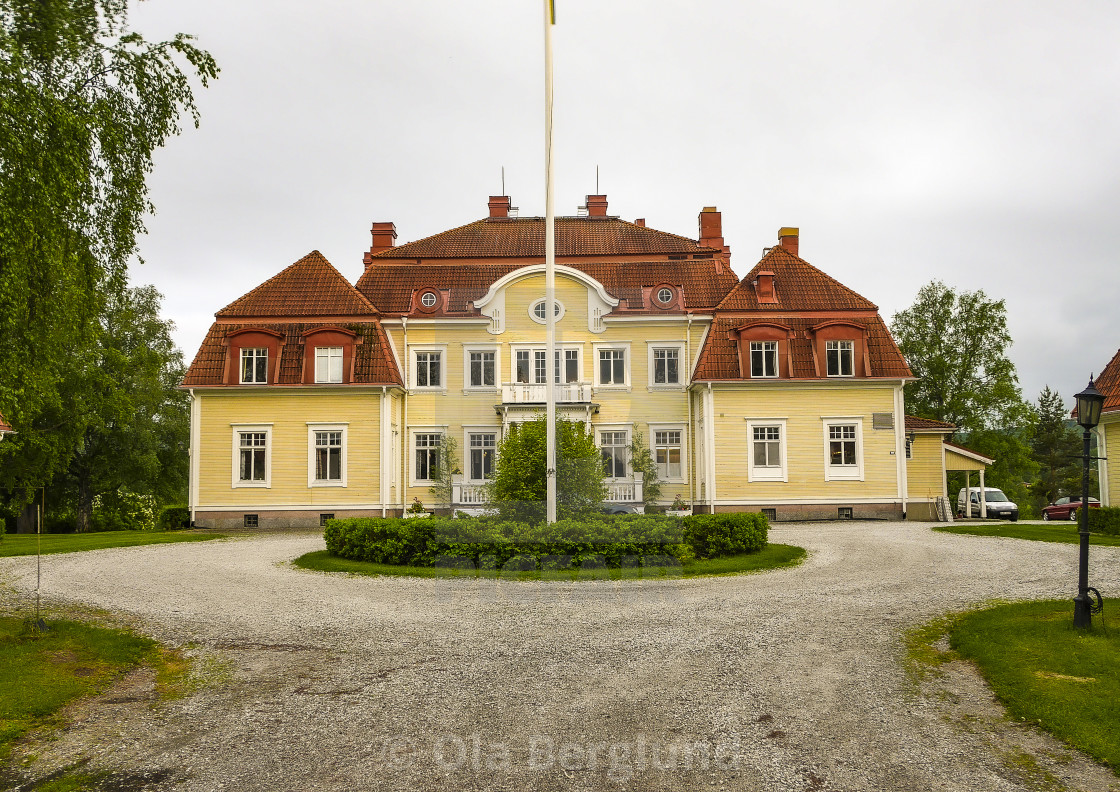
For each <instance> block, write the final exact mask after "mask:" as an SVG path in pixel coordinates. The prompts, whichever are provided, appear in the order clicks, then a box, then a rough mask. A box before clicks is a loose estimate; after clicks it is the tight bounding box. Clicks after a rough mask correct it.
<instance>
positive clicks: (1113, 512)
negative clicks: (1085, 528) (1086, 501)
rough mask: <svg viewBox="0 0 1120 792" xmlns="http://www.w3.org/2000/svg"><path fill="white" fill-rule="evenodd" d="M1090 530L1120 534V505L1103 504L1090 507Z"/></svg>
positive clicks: (1109, 534) (1110, 534)
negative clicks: (1095, 507)
mask: <svg viewBox="0 0 1120 792" xmlns="http://www.w3.org/2000/svg"><path fill="white" fill-rule="evenodd" d="M1089 532H1090V533H1099V534H1107V535H1108V536H1120V507H1117V506H1102V507H1100V508H1099V509H1089Z"/></svg>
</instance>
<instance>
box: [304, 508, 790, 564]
mask: <svg viewBox="0 0 1120 792" xmlns="http://www.w3.org/2000/svg"><path fill="white" fill-rule="evenodd" d="M682 522H683V526H684V527H683V531H682ZM767 529H768V523H767V521H766V518H765V517H763V516H762V515H761V514H715V515H708V514H705V515H698V516H696V517H686V518H685V519H684V520H683V521H681V520H677V519H676V518H673V517H667V516H664V515H654V514H618V515H604V514H599V515H593V516H589V517H586V518H584V519H578V520H577V519H574V518H566V519H562V520H557V521H556V522H555V523H552V524H551V525H548V524H546V523H544V522H540V523H536V524H531V523H527V522H521V521H516V520H507V519H503V518H501V517H498V516H494V517H477V518H469V517H468V518H462V517H459V518H454V517H434V518H432V519H428V520H411V519H404V518H389V519H380V518H374V517H361V518H351V519H345V520H329V521H328V522H327V526H326V530H325V531H324V533H323V537H324V539H325V540H326V544H327V550H329V551H330V552H331V553H332V554H333V555H336V556H341V557H342V558H349V559H352V560H356V561H371V562H374V563H379V564H398V565H411V566H446V567H463V568H481V569H498V568H500V569H533V568H535V569H546V570H547V569H581V568H592V567H603V566H605V567H609V568H612V569H616V568H618V567H621V566H641V565H642V564H643V563H645V562H644V561H643V559H650V558H653V557H656V558H657V559H658V561H657V563H659V564H660V563H663V562H664V560H665V559H667V558H671V559H676V560H677V561H679V562H682V563H683V562H687V561H691V560H692V559H694V558H697V557H700V558H718V557H721V556H729V555H736V554H738V553H748V552H753V551H756V550H761V549H762V548H763V547H765V546H766V534H767Z"/></svg>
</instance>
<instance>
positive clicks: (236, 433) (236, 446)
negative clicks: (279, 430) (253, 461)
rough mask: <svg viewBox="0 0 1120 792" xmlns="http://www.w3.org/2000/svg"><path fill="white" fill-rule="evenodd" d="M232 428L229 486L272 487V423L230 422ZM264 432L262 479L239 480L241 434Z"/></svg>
mask: <svg viewBox="0 0 1120 792" xmlns="http://www.w3.org/2000/svg"><path fill="white" fill-rule="evenodd" d="M230 428H231V429H232V430H233V434H232V438H233V459H232V463H233V465H232V467H233V470H232V473H231V475H230V486H231V487H233V488H234V489H241V488H243V487H255V488H258V489H270V488H271V487H272V424H270V423H267V424H230ZM250 432H252V433H254V434H261V433H263V434H264V436H265V437H264V481H242V480H241V435H242V434H243V433H250Z"/></svg>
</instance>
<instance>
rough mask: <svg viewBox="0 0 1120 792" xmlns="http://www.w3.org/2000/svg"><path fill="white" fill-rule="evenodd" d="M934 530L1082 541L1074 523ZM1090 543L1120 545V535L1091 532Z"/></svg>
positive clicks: (959, 526) (941, 527)
mask: <svg viewBox="0 0 1120 792" xmlns="http://www.w3.org/2000/svg"><path fill="white" fill-rule="evenodd" d="M933 530H935V531H938V532H940V533H952V534H963V535H965V536H1005V537H1008V538H1010V539H1028V540H1030V541H1032V542H1065V543H1066V544H1077V543H1078V542H1080V541H1081V539H1080V535H1079V534H1078V533H1077V526H1076V525H1074V524H1073V523H1057V524H1052V523H1044V524H1042V525H1027V524H1024V523H996V524H994V525H988V524H986V523H981V524H976V523H953V524H950V525H937V526H934V528H933ZM1089 544H1092V545H1102V546H1104V547H1120V536H1108V535H1106V534H1090V535H1089Z"/></svg>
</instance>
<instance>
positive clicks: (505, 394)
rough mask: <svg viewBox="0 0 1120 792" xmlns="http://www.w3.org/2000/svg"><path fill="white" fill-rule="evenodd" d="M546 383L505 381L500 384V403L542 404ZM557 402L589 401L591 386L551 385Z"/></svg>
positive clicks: (545, 397) (545, 395) (579, 384)
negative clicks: (533, 383)
mask: <svg viewBox="0 0 1120 792" xmlns="http://www.w3.org/2000/svg"><path fill="white" fill-rule="evenodd" d="M547 387H549V386H548V385H544V384H541V385H530V384H528V383H524V382H507V383H505V384H503V385H502V404H544V403H545V401H546V399H547V398H548V394H547V392H546V391H545V388H547ZM552 387H553V388H554V389H555V392H556V402H557V404H571V403H574V402H589V401H591V386H590V385H586V384H582V383H578V382H570V383H566V384H563V385H553V386H552Z"/></svg>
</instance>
